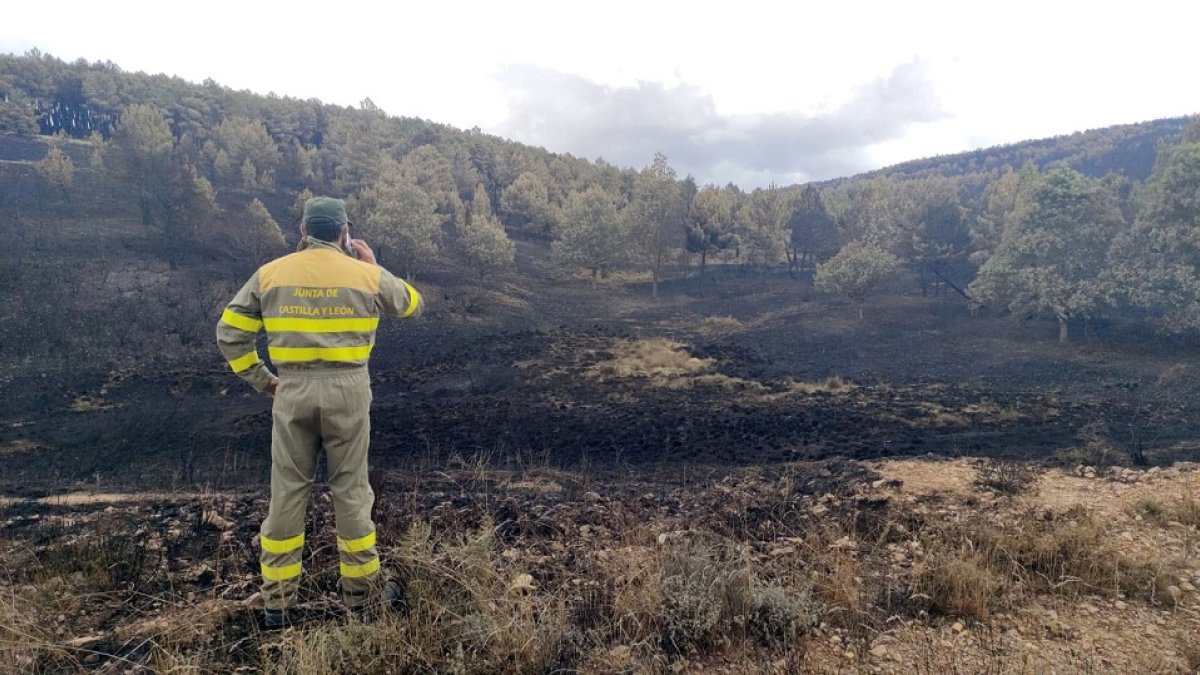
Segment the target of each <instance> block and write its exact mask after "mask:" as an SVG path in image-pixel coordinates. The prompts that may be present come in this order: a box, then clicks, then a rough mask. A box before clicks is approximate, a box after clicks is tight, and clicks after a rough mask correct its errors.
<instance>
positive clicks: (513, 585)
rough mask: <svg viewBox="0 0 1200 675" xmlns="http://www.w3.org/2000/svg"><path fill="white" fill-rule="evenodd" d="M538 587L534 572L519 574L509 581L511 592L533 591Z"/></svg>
mask: <svg viewBox="0 0 1200 675" xmlns="http://www.w3.org/2000/svg"><path fill="white" fill-rule="evenodd" d="M536 587H537V585H536V584H534V583H533V575H532V574H518V575H517V576H515V577H513V580H512V581H510V582H509V583H508V590H509V592H510V593H525V592H528V591H533V589H535V588H536Z"/></svg>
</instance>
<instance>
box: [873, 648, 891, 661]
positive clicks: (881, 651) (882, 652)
mask: <svg viewBox="0 0 1200 675" xmlns="http://www.w3.org/2000/svg"><path fill="white" fill-rule="evenodd" d="M887 653H888V650H887V647H885V646H883V645H875V646H874V647H872V648H871V656H874V657H875V658H877V659H882V658H883V657H885V656H887Z"/></svg>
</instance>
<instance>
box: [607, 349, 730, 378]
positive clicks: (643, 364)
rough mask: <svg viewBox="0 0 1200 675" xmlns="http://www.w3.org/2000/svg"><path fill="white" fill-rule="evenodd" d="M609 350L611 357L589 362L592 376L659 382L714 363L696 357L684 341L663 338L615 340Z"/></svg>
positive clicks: (711, 360)
mask: <svg viewBox="0 0 1200 675" xmlns="http://www.w3.org/2000/svg"><path fill="white" fill-rule="evenodd" d="M612 351H613V356H612V358H610V359H607V360H604V361H601V362H599V363H597V364H595V365H594V366H592V368H591V371H590V372H591V374H592V376H593V377H596V378H598V379H607V378H613V377H616V378H629V377H642V378H648V379H650V380H652V381H659V382H662V381H666V380H670V379H672V378H677V377H682V376H687V375H695V374H697V373H702V372H704V371H707V370H709V369H710V368H712V367H713V365H714V364H715V363H716V361H715V360H714V359H700V358H696V357H694V356H692V355H691V354H689V353H688V351H687V347H686V346H685V345H683V344H681V343H678V342H674V341H672V340H666V339H662V338H648V339H643V340H633V341H629V342H618V343H616V344H615V345H614V346H613V349H612Z"/></svg>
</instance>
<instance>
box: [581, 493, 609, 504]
mask: <svg viewBox="0 0 1200 675" xmlns="http://www.w3.org/2000/svg"><path fill="white" fill-rule="evenodd" d="M583 501H585V502H587V503H589V504H599V503H600V502H602V501H604V497H601V496H600V494H599V493H597V492H585V493H583Z"/></svg>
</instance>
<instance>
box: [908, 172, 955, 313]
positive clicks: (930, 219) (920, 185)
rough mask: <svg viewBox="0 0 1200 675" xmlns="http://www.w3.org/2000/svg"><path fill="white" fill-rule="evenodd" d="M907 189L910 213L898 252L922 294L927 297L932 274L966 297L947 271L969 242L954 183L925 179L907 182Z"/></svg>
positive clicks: (944, 180)
mask: <svg viewBox="0 0 1200 675" xmlns="http://www.w3.org/2000/svg"><path fill="white" fill-rule="evenodd" d="M908 189H909V194H910V196H909V199H908V204H909V207H910V211H909V213H908V215H907V218H906V220H907V223H906V224H905V226H904V227H903V229H904V233H903V234H904V236H902V238H901V239H900V249H901V254H902V255H903V256H904V259H905V260H906V261H907V262H908V263H909V264H910V265H912V267H913V268H914V271H915V272H916V273H917V275H918V278H919V280H920V283H921V295H926V288H927V285H928V282H929V281H930V275H932V276H934V277H936V278H938V279H940V280H941V281H943V282H945V283H946V284H948V285H949V286H950V287H951V288H953V289H954V290H956V291H958V292H959V293H960V294H963V295H964V296H965V295H966V293H965V292H964V291H963V290H962V288H960V286H959V285H958V284H955V283H954V282H953V281H951V279H950V276H949V270H948V269H947V263H949V262H950V261H951V260H953V259H956V258H959V257H961V256H963V255H964V254H966V252H967V249H968V247H969V246H970V243H971V235H970V232H969V231H968V228H967V218H966V209H964V208H963V207H962V204H961V201H960V197H959V192H958V186H957V184H956V183H955V182H954V181H952V180H950V179H947V178H941V177H938V178H926V179H923V180H919V181H913V182H911V183H909V184H908Z"/></svg>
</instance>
